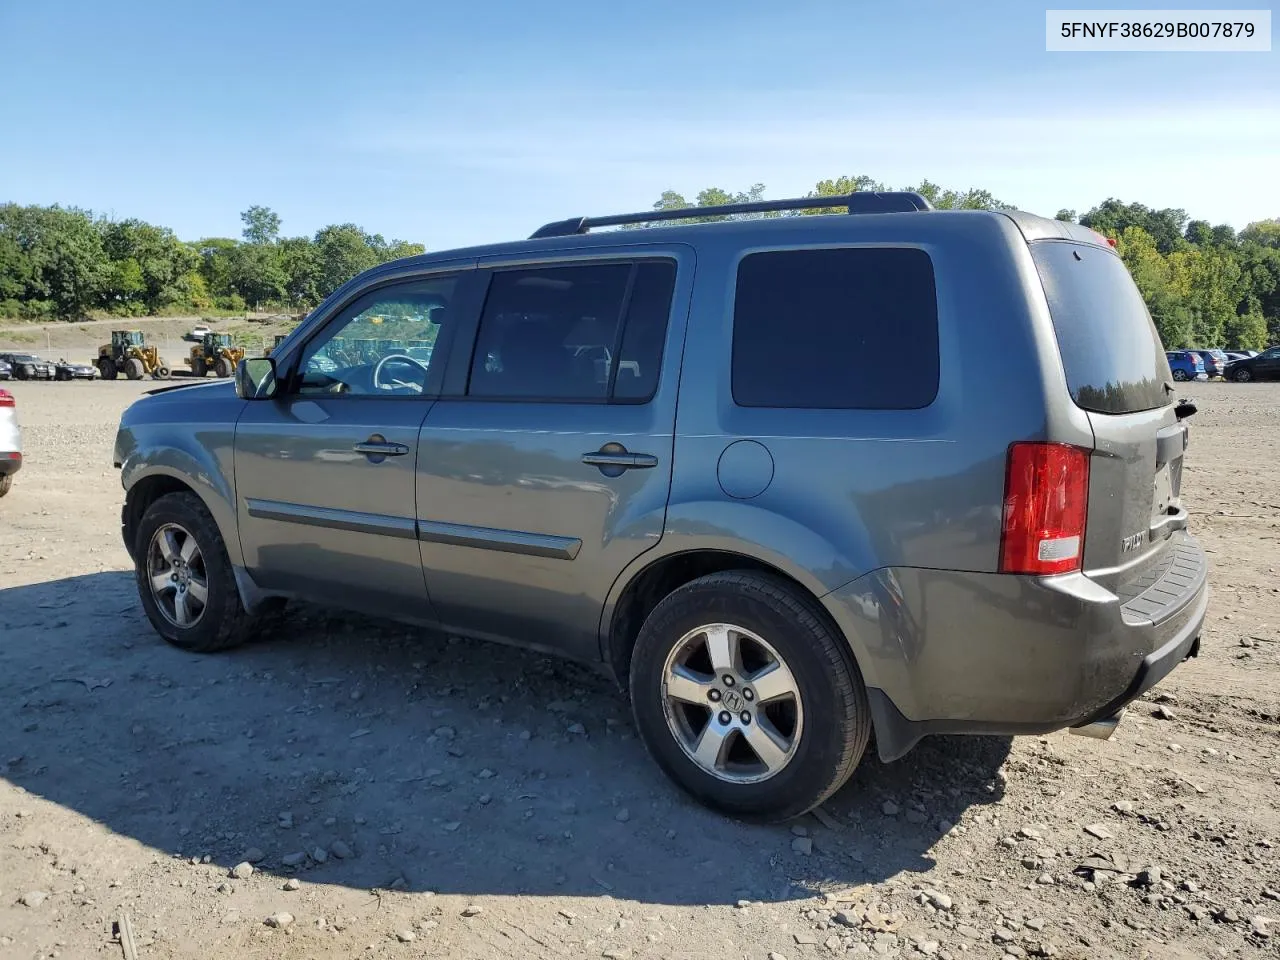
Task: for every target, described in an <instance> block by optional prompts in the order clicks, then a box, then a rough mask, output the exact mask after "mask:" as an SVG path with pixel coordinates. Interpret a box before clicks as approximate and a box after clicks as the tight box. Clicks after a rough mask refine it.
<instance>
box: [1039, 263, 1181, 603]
mask: <svg viewBox="0 0 1280 960" xmlns="http://www.w3.org/2000/svg"><path fill="white" fill-rule="evenodd" d="M1031 254H1032V257H1033V259H1034V260H1035V263H1036V268H1037V270H1038V271H1039V274H1040V279H1041V282H1042V283H1043V285H1044V291H1045V296H1046V298H1047V300H1048V303H1049V312H1050V314H1051V315H1052V318H1053V326H1054V331H1055V333H1056V335H1057V340H1058V347H1059V351H1060V353H1061V356H1062V365H1063V369H1064V371H1065V373H1066V376H1067V385H1068V387H1069V389H1070V391H1071V397H1072V400H1074V402H1075V404H1076V405H1077V406H1078V407H1080V408H1082V409H1083V410H1085V411H1087V413H1088V416H1089V422H1090V424H1091V426H1092V428H1093V433H1094V437H1095V450H1094V453H1093V456H1092V458H1091V460H1090V465H1089V513H1088V519H1087V521H1086V527H1085V555H1084V570H1085V573H1087V574H1089V575H1090V576H1092V577H1094V578H1095V579H1097V580H1099V581H1100V582H1103V584H1104V585H1105V586H1107V587H1109V588H1111V589H1112V590H1114V591H1115V592H1117V593H1118V594H1119V595H1120V596H1121V598H1122V599H1123V600H1128V599H1130V598H1132V597H1133V596H1136V595H1137V594H1138V593H1140V592H1142V591H1143V590H1145V589H1146V588H1147V587H1148V586H1149V585H1150V584H1151V583H1152V582H1154V580H1155V579H1157V578H1159V577H1161V576H1163V575H1164V573H1165V572H1166V570H1167V568H1168V566H1169V564H1170V563H1171V562H1173V561H1174V560H1175V559H1176V556H1175V554H1176V549H1173V550H1171V548H1176V547H1177V545H1178V544H1179V543H1180V542H1181V536H1180V535H1179V532H1180V531H1182V530H1184V529H1185V528H1186V526H1187V511H1186V509H1185V508H1184V507H1183V505H1182V499H1181V486H1182V458H1183V452H1184V450H1185V449H1186V446H1187V442H1188V433H1187V428H1186V426H1185V425H1184V424H1182V423H1180V422H1179V421H1178V418H1177V416H1176V415H1175V414H1174V401H1175V399H1176V394H1175V393H1174V389H1175V388H1174V384H1173V382H1172V381H1173V377H1172V374H1171V372H1170V369H1169V361H1168V359H1167V358H1166V356H1165V352H1164V349H1163V347H1162V345H1161V343H1160V335H1159V333H1158V332H1157V331H1156V328H1155V325H1154V324H1153V323H1152V322H1151V317H1150V314H1149V313H1148V312H1147V308H1146V305H1145V304H1144V303H1143V300H1142V296H1141V295H1140V294H1139V293H1138V289H1137V287H1136V286H1135V285H1134V283H1133V279H1132V278H1131V277H1130V276H1129V272H1128V270H1126V269H1125V266H1124V263H1123V262H1122V261H1121V260H1120V258H1119V257H1118V256H1116V255H1115V254H1114V253H1112V252H1111V251H1110V250H1108V249H1105V248H1103V247H1100V246H1095V245H1092V244H1087V243H1075V242H1070V241H1061V240H1043V241H1037V242H1035V243H1033V244H1032V245H1031ZM1168 599H1169V601H1170V603H1175V602H1176V599H1177V598H1176V597H1173V596H1170V597H1169V598H1168ZM1155 612H1157V613H1158V611H1155Z"/></svg>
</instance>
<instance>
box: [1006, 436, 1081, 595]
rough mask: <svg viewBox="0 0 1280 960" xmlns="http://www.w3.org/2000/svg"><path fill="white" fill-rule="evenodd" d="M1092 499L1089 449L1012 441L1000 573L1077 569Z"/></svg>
mask: <svg viewBox="0 0 1280 960" xmlns="http://www.w3.org/2000/svg"><path fill="white" fill-rule="evenodd" d="M1088 501H1089V453H1088V451H1087V450H1081V449H1080V448H1079V447H1072V446H1069V445H1067V444H1065V443H1014V444H1011V445H1010V447H1009V459H1008V468H1007V473H1006V474H1005V482H1004V527H1003V530H1002V531H1001V536H1000V572H1001V573H1029V574H1052V573H1069V572H1070V571H1072V570H1079V569H1080V564H1081V560H1082V559H1083V557H1084V521H1085V514H1086V512H1087V509H1088Z"/></svg>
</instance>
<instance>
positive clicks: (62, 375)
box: [53, 370, 71, 380]
mask: <svg viewBox="0 0 1280 960" xmlns="http://www.w3.org/2000/svg"><path fill="white" fill-rule="evenodd" d="M53 379H55V380H70V379H71V371H70V370H59V371H58V372H57V373H55V374H54V375H53Z"/></svg>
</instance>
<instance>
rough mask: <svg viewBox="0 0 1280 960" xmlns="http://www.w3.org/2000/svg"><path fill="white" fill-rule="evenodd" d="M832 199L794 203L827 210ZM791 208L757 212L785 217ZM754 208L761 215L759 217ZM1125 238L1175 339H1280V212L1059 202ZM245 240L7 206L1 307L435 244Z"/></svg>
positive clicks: (945, 198) (274, 275)
mask: <svg viewBox="0 0 1280 960" xmlns="http://www.w3.org/2000/svg"><path fill="white" fill-rule="evenodd" d="M884 189H887V188H886V186H885V184H883V183H882V182H880V181H877V180H875V179H874V178H872V177H867V176H856V177H854V176H844V177H839V178H835V179H831V180H822V181H819V182H818V183H816V184H815V185H814V188H813V190H811V191H809V193H808V194H807V196H811V197H822V196H836V195H843V194H848V193H852V192H854V191H856V190H884ZM905 189H910V190H916V191H917V192H919V193H921V194H923V195H924V196H925V197H926V198H927V199H928V200H929V201H930V202H931V203H932V204H933V205H934V206H935V207H937V208H939V209H944V210H947V209H972V210H1003V209H1011V205H1010V204H1007V203H1005V202H1003V201H1002V200H1000V199H998V198H996V197H995V196H993V195H992V194H991V193H990V192H989V191H986V190H980V189H969V190H950V189H945V188H943V187H941V186H939V185H938V184H935V183H931V182H930V181H928V180H926V181H924V182H923V183H920V184H918V185H915V186H912V187H907V188H905ZM764 191H765V187H764V185H763V184H759V183H757V184H753V185H752V186H751V187H750V188H749V189H747V190H745V191H738V192H731V191H728V190H725V189H722V188H720V187H708V188H706V189H704V190H702V191H700V192H699V193H698V194H697V195H696V196H695V197H694V199H693V200H692V201H690V200H687V199H686V198H685V197H684V196H683V195H681V194H679V193H677V192H675V191H673V190H668V191H666V192H664V193H663V194H662V196H661V197H659V198H658V200H657V202H655V203H654V205H653V206H654V209H658V210H665V209H678V210H683V209H689V210H690V215H689V216H688V217H686V218H683V219H684V220H687V221H690V222H697V221H706V220H718V219H724V218H723V217H720V216H716V215H699V214H697V213H696V210H697V209H698V208H700V207H710V206H718V205H723V204H730V203H742V202H747V201H751V200H760V199H763V197H764ZM832 212H833V211H832V210H831V209H830V208H812V209H808V210H801V211H796V212H795V214H794V215H798V216H805V215H822V214H829V213H832ZM787 215H793V214H789V213H787V214H779V213H771V214H762V215H760V214H758V215H757V216H787ZM747 216H750V215H747ZM1056 216H1057V218H1058V219H1060V220H1069V221H1072V222H1079V223H1081V224H1084V225H1085V226H1087V227H1091V228H1092V229H1094V230H1096V231H1098V232H1099V233H1102V234H1105V235H1106V236H1108V237H1111V238H1112V239H1114V240H1115V241H1116V250H1117V252H1118V253H1119V254H1120V256H1121V258H1122V259H1123V260H1124V262H1125V265H1126V266H1127V267H1128V268H1129V271H1130V273H1131V274H1132V275H1133V278H1134V281H1135V282H1136V283H1137V286H1138V289H1139V290H1140V291H1141V292H1142V296H1143V298H1144V299H1145V300H1146V303H1147V306H1148V308H1149V309H1150V311H1151V315H1152V318H1153V319H1154V320H1155V323H1156V326H1157V328H1158V329H1159V331H1160V335H1161V337H1162V339H1163V340H1164V343H1165V346H1166V347H1169V348H1176V347H1193V346H1194V347H1215V346H1225V347H1231V348H1246V349H1261V348H1262V347H1264V346H1266V345H1268V344H1269V343H1276V342H1280V218H1278V219H1270V220H1267V219H1260V220H1258V221H1256V222H1254V223H1251V224H1249V225H1248V226H1247V227H1245V228H1244V229H1243V230H1241V231H1239V232H1238V233H1237V232H1236V231H1235V230H1234V229H1233V228H1232V227H1230V226H1228V225H1227V224H1219V225H1217V226H1214V225H1211V224H1210V223H1209V222H1208V221H1205V220H1193V219H1191V218H1190V216H1188V214H1187V212H1186V211H1185V210H1181V209H1173V208H1168V209H1163V210H1157V209H1153V208H1150V207H1147V206H1144V205H1143V204H1141V203H1124V202H1122V201H1120V200H1116V199H1108V200H1106V201H1104V202H1103V203H1101V204H1099V205H1097V206H1095V207H1094V208H1093V209H1091V210H1088V211H1086V212H1085V213H1084V214H1081V215H1079V216H1077V215H1076V212H1075V211H1074V210H1059V211H1058V213H1057V214H1056ZM240 218H241V221H242V222H243V224H244V229H243V231H242V235H241V236H240V237H239V238H229V237H210V238H205V239H202V240H197V241H194V242H187V241H182V240H179V239H178V238H177V237H176V236H175V235H174V233H173V231H172V230H170V229H168V228H166V227H159V226H154V225H152V224H149V223H146V222H144V221H142V220H137V219H130V220H111V219H109V218H106V217H102V216H98V215H95V214H93V213H92V212H90V211H86V210H80V209H77V208H64V207H60V206H56V205H55V206H50V207H42V206H19V205H18V204H14V203H9V204H4V205H2V206H0V316H9V317H26V318H59V319H78V318H81V317H84V316H86V315H88V314H89V313H90V312H105V313H107V314H110V315H113V316H140V315H144V314H156V313H174V312H203V311H217V310H221V311H234V312H239V311H242V310H244V309H246V307H257V306H264V307H267V308H271V309H285V310H292V311H304V310H308V309H310V308H312V307H314V306H315V305H316V304H318V303H319V302H320V301H322V300H323V299H324V298H325V297H326V296H328V295H329V294H330V293H332V292H333V291H334V290H335V289H337V288H338V287H339V286H340V285H342V284H343V283H345V282H346V281H347V280H349V279H350V278H351V277H353V276H355V275H356V274H357V273H359V272H360V271H362V270H364V269H367V268H368V267H371V266H375V265H376V264H379V263H385V262H386V261H388V260H395V259H398V258H400V257H406V256H412V255H414V254H418V253H422V252H423V249H424V248H423V246H422V245H421V244H417V243H407V242H405V241H401V240H391V241H387V240H385V239H384V238H383V237H382V236H381V235H380V234H370V233H367V232H366V231H365V230H363V229H362V228H360V227H358V226H356V225H355V224H352V223H344V224H334V225H331V226H327V227H324V228H322V229H320V230H317V231H316V233H315V234H314V236H310V237H307V236H301V237H282V236H281V235H280V217H279V216H278V215H277V214H276V213H275V212H274V211H272V210H271V209H269V208H267V207H262V206H253V207H250V208H249V209H248V210H246V211H244V212H243V213H242V214H241V215H240Z"/></svg>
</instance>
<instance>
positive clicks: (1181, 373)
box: [1173, 370, 1191, 383]
mask: <svg viewBox="0 0 1280 960" xmlns="http://www.w3.org/2000/svg"><path fill="white" fill-rule="evenodd" d="M1173 379H1175V380H1177V381H1178V382H1179V383H1181V382H1182V381H1184V380H1190V379H1191V378H1190V377H1188V376H1187V371H1185V370H1175V371H1173Z"/></svg>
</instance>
